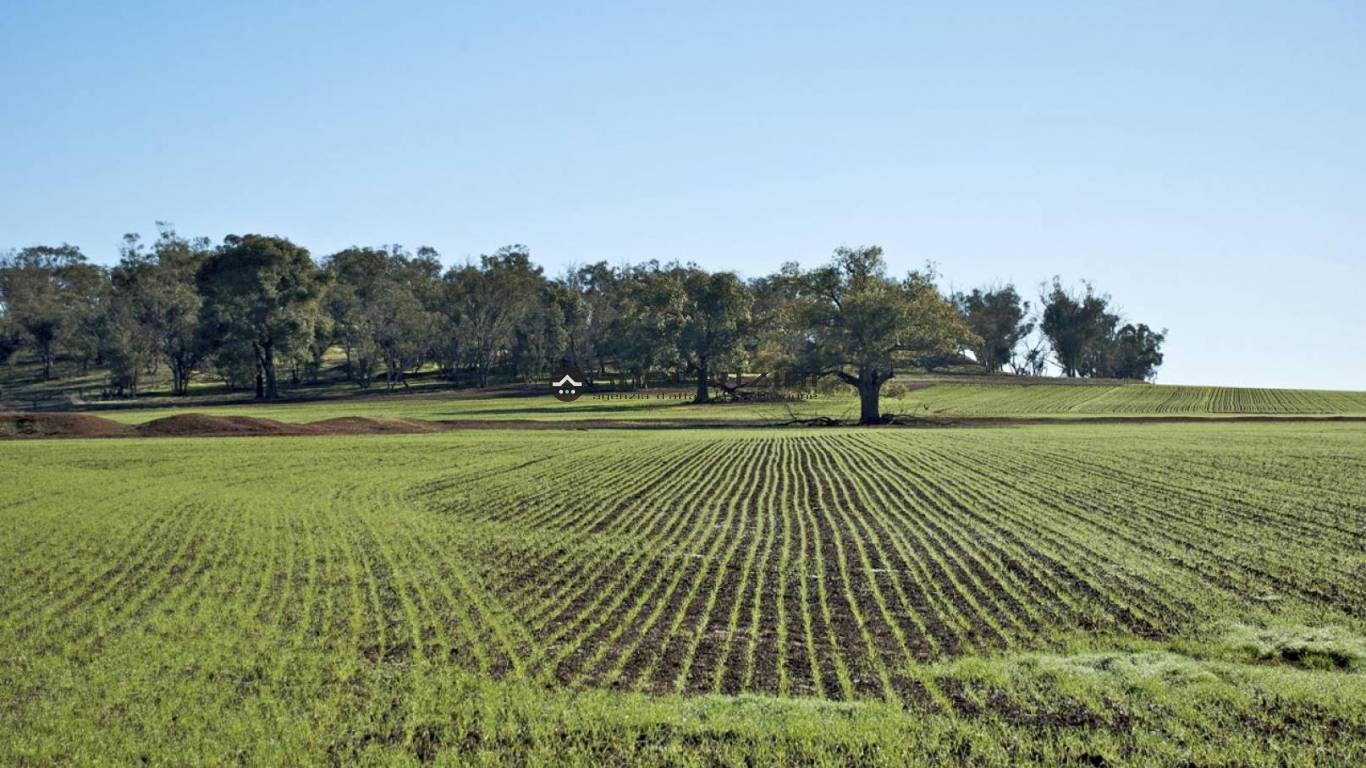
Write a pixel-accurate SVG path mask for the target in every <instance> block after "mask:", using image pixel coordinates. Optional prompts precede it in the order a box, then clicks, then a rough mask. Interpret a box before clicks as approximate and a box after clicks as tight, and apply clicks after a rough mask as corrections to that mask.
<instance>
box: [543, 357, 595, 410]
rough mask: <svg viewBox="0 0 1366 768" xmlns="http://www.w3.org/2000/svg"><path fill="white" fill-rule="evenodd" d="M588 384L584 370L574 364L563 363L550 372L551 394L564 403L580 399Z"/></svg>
mask: <svg viewBox="0 0 1366 768" xmlns="http://www.w3.org/2000/svg"><path fill="white" fill-rule="evenodd" d="M586 384H587V379H585V378H584V375H583V372H582V371H580V370H579V369H578V368H575V367H573V366H572V365H562V366H560V367H559V368H556V369H555V372H554V373H552V374H550V394H552V395H554V396H555V399H556V400H559V401H560V402H562V403H572V402H574V401H575V400H578V399H579V395H581V394H583V388H584V386H585V385H586Z"/></svg>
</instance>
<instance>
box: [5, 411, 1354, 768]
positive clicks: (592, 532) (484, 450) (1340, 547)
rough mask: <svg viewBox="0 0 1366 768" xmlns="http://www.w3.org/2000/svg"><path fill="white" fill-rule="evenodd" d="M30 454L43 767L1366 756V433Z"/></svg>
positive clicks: (849, 436)
mask: <svg viewBox="0 0 1366 768" xmlns="http://www.w3.org/2000/svg"><path fill="white" fill-rule="evenodd" d="M0 460H3V463H4V465H5V467H6V469H7V470H10V472H9V478H10V479H8V480H7V482H5V483H3V484H0V530H4V531H5V536H3V537H0V649H3V650H2V651H0V652H2V653H3V654H4V655H5V657H6V658H5V659H4V663H0V702H4V705H3V706H0V734H3V738H0V762H3V763H6V764H16V763H17V764H48V763H51V762H62V761H68V762H88V761H93V760H97V759H98V760H107V761H113V762H137V761H140V760H147V761H149V762H152V763H174V762H180V761H183V760H186V759H189V758H191V757H194V756H208V757H209V760H210V761H221V762H247V763H279V762H283V761H285V760H289V761H290V762H295V763H299V764H312V763H319V764H321V763H336V762H353V761H361V762H374V763H392V762H394V761H398V762H417V761H422V760H436V761H438V762H443V763H447V764H457V763H468V762H475V761H478V760H480V759H492V758H494V757H497V758H499V759H501V760H504V761H507V760H514V761H517V760H524V761H526V762H529V763H536V762H546V761H551V760H554V761H567V762H578V763H580V764H584V765H590V764H602V763H604V762H608V763H617V764H660V763H687V762H696V763H702V764H705V763H723V764H743V763H745V762H747V761H748V762H759V763H772V762H777V763H783V764H828V765H838V764H847V763H849V762H860V763H865V764H887V765H904V764H906V763H907V762H908V761H910V762H919V763H922V764H944V763H948V762H964V761H975V762H977V763H978V764H983V765H1006V764H1012V765H1020V764H1025V765H1028V764H1038V765H1056V764H1064V763H1075V764H1084V765H1095V764H1107V763H1116V762H1121V761H1126V762H1133V763H1136V764H1145V765H1151V764H1177V763H1186V764H1191V763H1194V764H1229V765H1233V764H1236V765H1277V764H1308V763H1311V762H1312V763H1315V764H1319V765H1352V764H1359V763H1360V760H1361V759H1362V758H1363V757H1366V622H1364V621H1363V616H1366V580H1363V579H1362V574H1363V573H1366V552H1363V550H1362V548H1361V532H1362V530H1364V529H1366V509H1363V507H1362V505H1361V499H1363V498H1366V428H1363V427H1361V426H1360V425H1355V424H1303V423H1300V424H1273V425H1257V424H1208V425H1205V424H1197V425H1157V426H1145V427H1130V426H1124V425H1105V426H1073V427H1067V428H1060V427H1052V426H1032V427H1021V428H1017V429H991V430H983V429H974V430H929V431H925V430H895V431H889V430H874V431H867V430H863V431H860V430H819V431H811V430H785V431H782V432H770V431H755V430H751V431H743V432H741V431H734V430H732V431H711V430H688V431H663V432H661V431H648V432H647V431H597V432H575V431H550V432H516V431H492V432H479V433H459V432H457V433H447V434H441V435H426V436H394V437H309V438H271V439H252V438H242V439H234V440H183V441H177V440H156V441H153V440H92V441H75V440H73V441H36V442H27V443H5V444H0Z"/></svg>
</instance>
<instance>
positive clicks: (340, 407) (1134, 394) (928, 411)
mask: <svg viewBox="0 0 1366 768" xmlns="http://www.w3.org/2000/svg"><path fill="white" fill-rule="evenodd" d="M1007 381H1008V380H1007ZM1056 381H1057V380H1052V382H1050V383H1029V384H1014V383H1000V382H999V380H998V381H993V382H991V383H962V382H945V381H943V380H942V379H934V378H931V379H915V378H908V379H904V380H903V382H902V386H904V388H905V389H904V391H902V392H901V393H900V394H899V395H892V396H887V397H884V399H883V410H884V411H885V412H887V413H894V414H899V415H905V416H928V417H949V418H955V417H964V418H972V417H981V418H1030V419H1037V418H1058V419H1085V418H1093V417H1116V416H1119V417H1125V416H1129V417H1154V416H1182V417H1189V416H1197V417H1198V416H1215V417H1232V416H1366V392H1336V391H1318V390H1292V389H1248V388H1237V387H1188V386H1172V385H1158V384H1095V383H1087V384H1067V383H1056ZM895 391H896V390H895V388H893V389H892V392H895ZM690 397H691V392H684V391H682V390H645V391H640V392H633V393H611V394H604V395H603V396H602V397H596V396H594V395H592V394H590V395H585V396H584V397H582V398H580V399H579V400H578V401H576V402H573V403H560V402H558V401H556V400H555V399H554V398H552V397H550V396H548V395H540V394H538V393H536V392H535V391H533V392H531V393H528V392H524V391H518V390H509V391H506V392H503V393H499V394H489V393H477V392H469V393H464V392H459V391H456V392H451V391H445V392H431V391H423V390H415V391H413V392H410V393H402V392H399V393H394V394H384V393H381V392H378V391H371V392H368V393H363V394H362V393H359V392H356V391H355V390H346V391H345V393H344V394H341V395H337V396H333V397H328V398H325V399H319V400H311V401H302V402H286V403H273V404H263V403H255V402H252V401H250V400H244V401H242V402H239V403H233V404H229V405H222V404H213V401H209V402H200V403H191V404H184V405H182V404H178V403H177V401H175V400H174V399H172V398H158V399H157V400H156V402H157V406H156V407H135V406H134V407H129V404H127V403H122V402H110V403H96V404H91V405H87V406H77V407H74V408H73V410H82V411H88V412H92V413H96V414H98V415H100V416H103V417H105V418H109V419H113V420H115V421H119V422H122V423H126V424H140V423H144V422H147V421H151V420H152V419H157V418H162V417H165V416H172V415H177V414H183V413H209V414H219V415H229V414H230V415H238V416H256V417H262V418H269V419H276V420H279V421H284V422H307V421H319V420H323V419H330V418H338V417H352V416H359V417H369V418H381V419H384V418H391V419H392V418H416V419H435V420H475V421H503V420H535V421H568V420H583V419H598V420H613V421H617V420H621V421H685V422H686V421H694V422H717V423H728V424H730V423H753V424H776V423H780V422H784V421H788V420H790V419H792V418H794V417H796V418H813V417H818V416H825V417H829V418H835V419H846V420H847V419H856V418H857V417H858V401H857V399H856V398H854V397H852V396H848V395H845V394H843V393H842V392H838V393H835V394H826V395H820V396H816V397H815V398H813V399H809V400H801V401H798V402H795V403H792V404H785V403H772V402H770V403H717V404H711V405H692V404H691V403H690V402H689V399H690Z"/></svg>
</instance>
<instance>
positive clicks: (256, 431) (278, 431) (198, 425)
mask: <svg viewBox="0 0 1366 768" xmlns="http://www.w3.org/2000/svg"><path fill="white" fill-rule="evenodd" d="M137 433H138V435H139V436H141V437H231V436H234V435H306V434H310V430H308V429H307V428H306V427H303V426H301V425H297V424H285V423H283V422H279V421H275V420H274V419H258V418H255V417H253V416H209V415H207V414H203V413H182V414H179V415H176V416H167V417H165V418H161V419H153V420H151V421H149V422H147V423H145V424H139V425H138V426H137Z"/></svg>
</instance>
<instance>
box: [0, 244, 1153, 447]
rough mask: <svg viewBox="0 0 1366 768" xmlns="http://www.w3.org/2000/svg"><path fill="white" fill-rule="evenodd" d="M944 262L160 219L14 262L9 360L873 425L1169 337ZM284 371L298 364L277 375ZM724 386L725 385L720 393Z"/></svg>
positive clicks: (272, 387) (121, 390)
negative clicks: (970, 384)
mask: <svg viewBox="0 0 1366 768" xmlns="http://www.w3.org/2000/svg"><path fill="white" fill-rule="evenodd" d="M936 279H937V276H936V275H935V273H934V270H933V269H928V268H927V269H923V270H918V271H912V272H909V273H906V274H904V275H900V276H894V275H892V274H890V273H889V271H888V268H887V263H886V260H885V259H884V256H883V252H882V250H881V249H880V248H878V247H876V246H867V247H861V248H840V249H837V250H836V251H835V252H834V254H833V257H832V258H831V259H830V260H829V261H828V262H827V263H825V264H822V265H820V266H817V267H815V268H811V269H803V268H802V267H801V266H800V265H798V264H796V263H787V264H784V265H783V266H782V268H781V269H779V270H778V271H777V272H774V273H772V274H768V275H760V276H757V277H754V278H751V279H745V278H742V277H741V276H739V275H737V274H735V273H734V272H730V271H724V270H723V271H715V272H713V271H709V270H706V269H703V268H701V267H699V266H697V265H695V264H679V263H674V262H671V263H665V264H661V263H659V262H658V261H645V262H641V263H636V264H625V265H617V266H613V265H609V264H607V263H606V262H597V263H591V264H585V265H580V266H576V267H573V268H571V269H568V270H566V271H565V272H564V273H563V274H561V275H559V276H548V275H546V274H545V272H544V270H542V268H541V267H540V266H538V265H536V264H535V263H534V262H533V261H532V259H531V253H530V250H529V249H528V248H527V247H526V246H523V245H510V246H507V247H504V248H501V249H499V250H497V251H495V252H493V253H492V254H487V255H483V256H480V257H478V258H477V259H475V260H471V261H468V262H466V263H464V264H457V265H454V266H450V267H445V266H443V263H442V261H441V258H440V256H439V254H437V253H436V251H435V250H433V249H431V248H426V247H423V248H418V249H416V250H415V251H410V250H408V249H406V248H404V247H403V246H401V245H396V244H395V245H384V246H379V247H366V246H356V247H351V248H346V249H343V250H341V251H338V252H336V253H333V254H330V255H327V256H326V257H324V258H323V259H322V260H321V263H320V264H319V263H315V262H314V260H313V259H312V257H311V256H310V254H309V252H308V251H307V250H305V249H304V248H302V247H300V246H298V245H296V244H294V243H292V242H291V241H289V240H287V239H285V238H282V237H272V236H264V235H254V234H252V235H240V236H239V235H230V236H228V237H227V238H225V239H224V240H223V242H222V243H221V244H219V245H218V246H217V247H214V246H212V245H211V244H210V243H209V242H208V241H207V240H206V239H203V238H200V239H187V238H184V237H182V236H180V235H179V234H177V233H176V231H175V230H174V228H172V227H171V226H169V225H165V224H160V223H158V237H157V238H156V239H155V240H154V241H152V242H151V243H145V242H144V241H143V240H142V238H141V237H139V236H138V235H136V234H130V235H128V236H127V237H125V239H124V244H123V248H122V250H121V252H120V258H119V261H118V263H117V264H116V265H114V266H113V267H110V268H105V267H102V266H98V265H96V264H92V263H90V262H89V261H88V260H87V259H86V258H85V255H84V254H82V253H81V252H80V250H79V249H77V248H75V247H73V246H70V245H60V246H33V247H30V248H25V249H22V250H20V251H12V252H10V253H9V254H7V255H5V256H4V257H2V258H0V365H3V364H5V361H6V360H12V359H15V358H16V357H18V356H22V355H25V354H26V357H25V359H27V360H29V361H33V362H36V363H37V364H38V369H39V370H41V372H42V374H41V375H42V376H44V377H51V376H55V375H59V370H58V367H57V365H56V364H57V362H58V360H59V359H60V360H61V361H62V364H63V365H64V366H68V367H69V366H72V365H75V366H77V367H78V368H80V369H82V370H85V369H88V368H89V367H90V366H91V365H101V366H104V368H105V369H107V371H108V377H109V379H108V380H109V391H110V392H111V393H112V394H114V395H134V394H137V393H139V392H141V391H142V390H143V389H144V381H145V380H146V378H147V376H148V375H149V374H153V373H156V372H157V371H159V370H161V367H162V366H165V369H166V370H167V371H168V372H169V374H170V376H169V378H170V381H171V385H170V386H171V391H172V392H174V393H176V394H185V393H187V392H188V391H189V390H190V388H191V382H192V381H193V380H194V379H195V377H196V376H197V375H198V376H204V375H215V376H217V377H218V379H220V380H221V381H222V382H224V383H226V384H227V385H229V386H230V387H236V388H242V387H245V388H252V387H255V389H256V390H257V393H258V396H259V397H262V398H274V397H278V396H279V395H280V394H281V392H282V390H283V389H284V388H285V387H287V386H293V385H297V384H299V383H301V382H302V381H303V380H305V379H308V380H313V379H315V378H316V377H317V376H318V372H319V371H320V370H322V368H323V366H324V361H325V359H326V358H327V357H328V355H329V353H330V352H331V353H334V354H335V355H336V356H337V357H339V358H343V359H344V361H345V362H344V363H343V364H342V365H341V366H340V370H341V371H342V372H343V373H344V374H345V376H346V378H347V379H349V380H350V381H352V382H354V384H355V385H356V386H358V387H362V388H364V387H369V386H371V384H372V382H373V381H375V380H376V377H382V380H383V381H384V383H385V385H386V386H387V387H389V388H391V389H393V388H396V387H406V386H407V385H408V382H409V377H410V375H411V374H412V373H413V372H415V371H428V372H432V373H434V374H435V375H438V376H442V377H445V378H447V379H449V380H451V381H452V382H455V383H456V384H459V385H474V386H479V387H487V386H491V385H493V384H495V383H497V382H499V381H502V382H508V381H521V382H530V381H535V380H538V379H539V378H540V377H542V376H545V375H547V374H548V373H549V372H550V371H551V370H553V369H555V368H557V367H559V366H561V365H563V364H572V365H575V366H577V367H578V368H580V369H581V370H583V371H584V372H585V373H586V374H587V375H588V376H589V378H590V380H592V381H594V382H596V384H597V385H598V386H603V385H611V386H630V387H648V386H652V385H655V384H661V383H663V384H669V385H672V386H676V387H682V386H685V385H686V386H689V387H691V389H692V390H693V400H694V401H695V402H698V403H705V402H710V401H712V400H714V399H716V398H717V397H720V398H722V399H733V398H736V397H741V396H745V395H746V392H747V391H748V390H744V388H745V387H749V386H751V385H755V384H756V383H757V382H763V385H764V386H766V387H767V386H780V387H788V388H803V387H810V386H813V384H814V383H815V382H816V381H818V380H819V379H821V378H827V379H831V380H834V381H838V382H841V383H843V384H846V385H848V386H850V387H852V388H853V389H854V390H855V391H857V392H858V394H859V399H860V420H861V421H863V422H865V423H873V422H877V421H879V420H881V419H883V418H884V417H883V414H881V413H880V409H879V398H880V394H881V392H882V387H883V385H884V384H885V383H886V382H888V381H889V380H891V379H892V378H893V377H894V376H896V375H897V374H898V373H899V372H903V371H909V370H929V369H933V368H935V367H940V366H948V367H950V368H953V367H957V368H958V369H964V370H966V369H974V368H975V369H977V370H982V371H985V372H989V373H998V372H1001V371H1003V370H1006V369H1009V370H1010V371H1011V372H1014V373H1031V374H1034V375H1038V374H1041V373H1044V372H1045V371H1046V370H1048V369H1049V368H1050V367H1052V366H1056V368H1057V369H1058V370H1059V371H1061V372H1062V374H1063V375H1066V376H1111V377H1119V378H1132V379H1140V380H1144V379H1151V378H1153V376H1155V374H1156V371H1157V369H1158V368H1159V366H1160V365H1161V364H1162V361H1163V356H1162V345H1163V343H1164V342H1165V340H1166V331H1165V330H1162V331H1154V330H1153V329H1152V328H1150V327H1149V326H1148V325H1146V324H1143V323H1139V322H1131V321H1129V320H1127V319H1125V318H1123V317H1122V316H1121V313H1120V312H1118V311H1117V310H1115V309H1114V308H1113V307H1112V305H1111V301H1110V298H1109V297H1108V296H1106V295H1104V294H1100V293H1097V292H1096V291H1095V290H1094V289H1093V288H1092V287H1091V286H1090V285H1089V284H1086V283H1083V284H1082V285H1083V290H1073V289H1069V288H1067V287H1065V286H1064V285H1063V283H1062V282H1061V280H1059V279H1056V278H1055V279H1054V280H1053V282H1052V284H1051V287H1049V286H1046V287H1045V290H1044V292H1043V295H1042V296H1041V299H1040V301H1039V303H1038V305H1037V306H1034V305H1031V303H1030V302H1026V301H1022V300H1021V298H1020V295H1019V293H1018V291H1016V289H1015V287H1014V286H1013V285H1005V286H1003V287H985V288H975V289H972V290H970V291H965V292H959V293H956V294H954V295H953V296H952V297H948V296H945V295H944V294H943V293H942V292H941V291H940V290H939V288H938V287H937V285H936ZM282 372H283V373H286V374H287V375H282ZM718 393H719V394H718Z"/></svg>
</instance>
